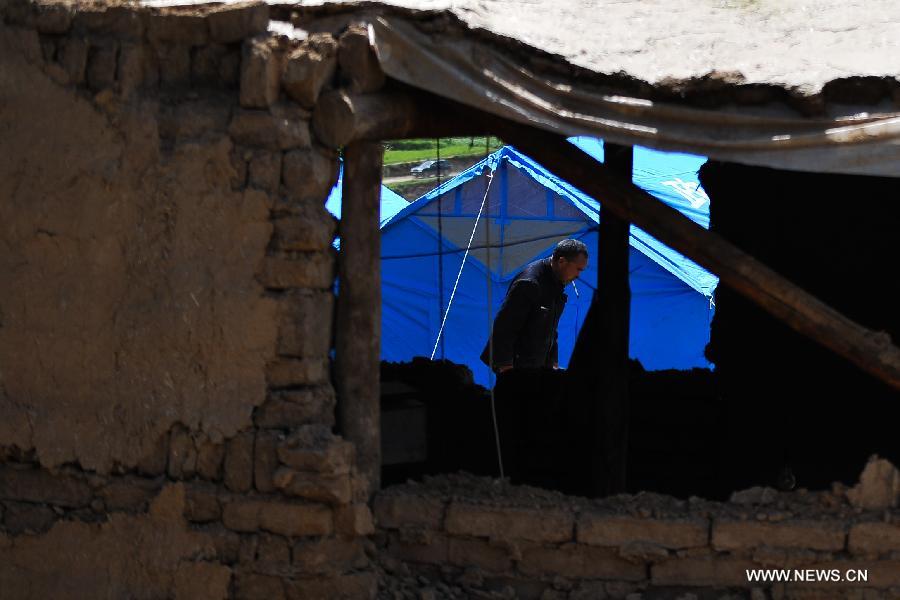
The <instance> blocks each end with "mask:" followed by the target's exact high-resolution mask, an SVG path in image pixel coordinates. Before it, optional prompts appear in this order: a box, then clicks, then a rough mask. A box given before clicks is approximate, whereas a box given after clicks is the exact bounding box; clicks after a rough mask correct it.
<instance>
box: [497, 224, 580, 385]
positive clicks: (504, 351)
mask: <svg viewBox="0 0 900 600" xmlns="http://www.w3.org/2000/svg"><path fill="white" fill-rule="evenodd" d="M587 262H588V251H587V246H585V244H584V242H581V241H579V240H571V239H570V240H563V241H561V242H559V243H558V244H557V245H556V248H555V249H554V250H553V256H552V257H551V258H544V259H541V260H536V261H534V262H533V263H530V264H529V265H528V266H526V267H525V269H524V270H523V271H522V272H521V273H519V274H518V275H516V277H515V278H514V279H513V280H512V283H510V285H509V289H508V290H507V292H506V298H504V300H503V304H502V305H501V306H500V310H499V312H498V313H497V316H496V318H495V319H494V327H493V331H492V333H491V339H490V340H488V343H487V345H486V346H485V348H484V352H482V353H481V360H482V361H483V362H484V363H485V364H486V365H488V366H490V367H491V368H492V369H493V370H494V371H495V372H496V373H503V372H505V371H508V370H509V369H514V368H515V369H528V368H540V367H548V368H554V369H555V368H557V367H558V366H559V357H558V348H557V343H556V339H557V332H556V328H557V326H558V325H559V318H560V316H562V312H563V309H564V308H565V306H566V300H567V296H566V295H565V294H564V293H563V289H564V288H565V286H566V285H568V284H569V283H570V282H572V281H574V280H575V278H576V277H578V275H579V274H580V273H581V272H582V271H584V270H585V268H587ZM492 346H493V347H492ZM491 359H493V360H491Z"/></svg>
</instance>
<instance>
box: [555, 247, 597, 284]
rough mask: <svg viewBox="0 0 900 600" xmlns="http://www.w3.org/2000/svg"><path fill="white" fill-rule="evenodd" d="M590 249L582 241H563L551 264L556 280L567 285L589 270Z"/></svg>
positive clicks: (556, 249)
mask: <svg viewBox="0 0 900 600" xmlns="http://www.w3.org/2000/svg"><path fill="white" fill-rule="evenodd" d="M587 263H588V249H587V246H585V245H584V242H582V241H580V240H563V241H561V242H560V243H558V244H557V245H556V248H555V249H554V250H553V257H552V258H551V259H550V264H551V265H552V266H553V272H554V273H555V274H556V278H557V279H559V280H560V281H561V282H562V283H563V285H567V284H569V283H570V282H572V281H575V278H576V277H578V276H579V275H580V274H581V272H582V271H584V270H585V269H586V268H587Z"/></svg>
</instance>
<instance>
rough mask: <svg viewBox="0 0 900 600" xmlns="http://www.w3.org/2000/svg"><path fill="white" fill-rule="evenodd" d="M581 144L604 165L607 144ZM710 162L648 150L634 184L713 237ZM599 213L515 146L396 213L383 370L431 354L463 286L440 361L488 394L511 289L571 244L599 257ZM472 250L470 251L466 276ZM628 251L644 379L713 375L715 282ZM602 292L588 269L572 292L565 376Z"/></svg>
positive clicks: (671, 258)
mask: <svg viewBox="0 0 900 600" xmlns="http://www.w3.org/2000/svg"><path fill="white" fill-rule="evenodd" d="M572 141H573V143H575V144H577V145H579V146H580V147H582V148H583V149H585V150H586V151H587V152H588V153H590V154H592V155H593V156H595V157H597V158H600V159H602V144H601V143H598V142H597V141H596V140H587V139H573V140H572ZM704 160H705V159H704V158H701V157H696V156H688V155H671V154H666V153H661V152H656V151H653V150H649V149H640V150H639V151H636V152H635V160H634V181H635V183H637V184H638V185H641V186H642V187H643V188H644V189H646V190H647V191H648V192H650V193H651V194H653V195H655V196H656V197H657V198H659V199H660V200H662V201H663V202H666V203H667V204H669V205H670V206H673V207H675V208H677V209H678V210H681V211H683V212H685V214H687V215H688V216H689V217H690V218H692V219H694V220H695V221H697V222H698V223H700V224H701V225H703V226H705V227H708V224H709V200H708V198H705V193H704V192H703V191H702V188H700V186H699V184H698V183H697V176H696V172H697V169H698V168H699V166H700V165H701V164H702V163H703V162H704ZM482 202H484V209H483V214H482V216H481V218H480V220H479V221H478V224H477V226H476V217H477V215H478V212H479V209H480V208H481V206H482ZM599 208H600V204H599V203H598V202H597V200H595V199H593V198H591V197H589V196H587V195H586V194H584V193H582V192H581V191H580V190H578V189H576V188H574V187H573V186H571V185H570V184H568V183H567V182H565V181H564V180H562V179H560V178H558V177H556V176H555V175H553V174H552V173H550V172H549V171H547V170H546V169H544V168H543V167H542V166H541V165H540V164H538V163H536V162H535V161H533V160H531V159H530V158H529V157H527V156H525V155H523V154H521V153H520V152H518V151H516V150H515V149H514V148H512V147H509V146H506V147H504V148H501V149H500V150H498V151H496V152H494V153H493V154H491V155H489V156H487V157H485V158H484V159H483V160H481V161H479V162H478V163H477V164H475V165H473V166H472V167H471V168H469V169H467V170H466V171H464V172H463V173H460V174H459V175H457V176H456V177H454V178H453V179H451V180H448V181H446V182H444V183H443V184H442V185H441V186H439V187H438V188H436V189H435V190H432V191H431V192H429V193H427V194H425V195H424V196H422V197H421V198H419V199H418V200H416V201H415V202H413V203H411V204H409V205H408V206H407V207H405V208H404V209H403V210H401V211H399V212H397V213H396V214H395V215H394V216H393V217H391V218H390V219H388V220H387V221H386V222H385V223H384V224H383V226H382V274H381V275H382V319H383V323H382V358H383V359H384V360H390V361H405V360H409V359H411V358H412V357H413V356H423V355H424V356H429V355H430V354H431V351H432V348H433V347H434V344H435V340H436V337H437V333H438V330H439V329H440V325H441V319H442V317H443V311H445V310H446V307H447V305H448V302H449V299H450V295H451V293H452V292H453V289H454V284H455V283H456V280H457V276H459V282H458V285H457V287H456V292H455V296H454V298H453V302H452V304H451V306H450V310H449V313H448V316H447V323H446V326H445V328H444V334H443V338H442V341H441V344H440V345H439V346H438V349H437V354H436V358H440V357H445V358H448V359H450V360H453V361H454V362H458V363H463V364H466V365H467V366H469V367H470V368H471V369H472V370H473V372H474V374H475V378H476V380H477V381H478V382H479V383H482V384H485V385H488V384H489V383H490V372H489V371H488V369H487V368H486V367H485V366H484V365H483V364H482V363H481V362H480V360H479V358H478V357H479V355H480V353H481V350H482V348H483V346H484V343H485V340H486V339H487V335H488V333H489V331H490V327H491V323H492V322H493V316H494V315H495V314H496V311H497V310H498V309H499V306H500V303H501V302H502V300H503V297H504V295H505V293H506V289H507V287H508V285H509V282H510V280H511V279H512V278H513V277H514V276H515V275H516V274H517V273H518V272H519V270H521V268H522V267H523V266H524V265H525V264H527V263H528V262H530V261H532V260H536V259H538V258H543V257H546V256H549V255H550V254H551V253H552V251H553V248H554V246H555V245H556V242H557V241H559V240H560V239H562V238H565V237H575V238H578V239H582V240H583V241H584V242H585V243H586V244H587V245H588V248H589V249H594V248H596V247H597V224H598V213H599ZM473 231H474V235H473ZM470 238H471V239H472V249H471V250H470V252H469V254H468V256H467V257H466V260H465V265H464V267H463V268H462V269H461V270H460V266H461V264H462V261H463V257H464V255H465V249H466V248H467V246H468V243H469V239H470ZM630 242H631V253H630V257H629V260H630V273H631V275H630V279H631V289H632V307H631V339H630V346H631V348H630V352H631V356H632V357H634V358H636V359H638V360H640V361H641V363H642V364H643V366H644V367H645V368H647V369H689V368H694V367H709V366H710V365H709V363H708V362H707V361H706V359H705V357H704V355H703V351H704V349H705V346H706V344H707V342H708V341H709V323H710V320H711V318H712V313H713V306H712V294H713V291H714V290H715V287H716V284H717V279H716V278H715V276H713V275H711V274H710V273H708V272H707V271H705V270H704V269H702V268H701V267H699V266H698V265H696V264H695V263H693V262H691V261H690V260H688V259H686V258H685V257H683V256H681V255H679V254H678V253H676V252H674V251H673V250H671V249H670V248H668V247H666V246H665V245H663V244H661V243H660V242H659V241H657V240H655V239H654V238H653V237H651V236H649V235H648V234H646V233H645V232H643V231H642V230H640V229H638V228H636V227H632V229H631V236H630ZM439 273H442V274H443V279H442V280H439V279H438V274H439ZM596 281H597V271H596V262H595V261H590V262H589V266H588V269H587V270H586V271H585V272H584V273H583V274H582V276H581V278H579V279H578V280H577V282H576V284H575V286H572V285H570V286H568V287H567V289H566V291H567V293H568V296H569V302H568V304H567V308H566V310H565V312H564V314H563V317H562V319H561V321H560V326H559V348H560V365H561V366H562V367H565V366H566V365H567V364H568V359H569V356H570V354H571V351H572V348H573V347H574V344H575V340H576V338H577V335H578V331H579V330H580V328H581V325H582V324H583V321H584V318H585V316H586V314H587V311H588V307H589V306H590V302H591V298H592V294H593V290H594V288H595V287H596Z"/></svg>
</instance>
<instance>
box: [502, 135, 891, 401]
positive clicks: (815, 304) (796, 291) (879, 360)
mask: <svg viewBox="0 0 900 600" xmlns="http://www.w3.org/2000/svg"><path fill="white" fill-rule="evenodd" d="M492 129H493V130H494V131H495V132H496V133H497V135H498V136H500V137H501V138H502V139H504V140H505V141H507V142H510V143H512V144H514V145H515V146H516V147H518V148H519V149H520V150H521V151H522V152H524V153H525V154H527V155H528V156H530V157H531V158H533V159H534V160H536V161H537V162H539V163H541V164H542V165H543V166H544V167H546V168H547V169H548V170H550V171H552V172H553V173H555V174H556V175H558V176H560V177H562V178H563V179H565V180H566V181H568V182H569V183H571V184H572V185H574V186H575V187H577V188H579V189H580V190H582V191H583V192H585V193H587V194H588V195H590V196H592V197H594V198H597V199H599V200H600V202H601V203H602V204H603V206H604V208H608V209H609V210H611V211H613V212H615V213H616V214H618V215H619V216H620V217H621V218H623V219H625V220H627V221H630V222H632V223H634V224H635V225H637V226H638V227H640V228H641V229H643V230H644V231H646V232H647V233H649V234H650V235H652V236H653V237H655V238H656V239H658V240H659V241H661V242H662V243H664V244H666V245H668V246H670V247H672V248H674V249H675V250H677V251H678V252H680V253H681V254H683V255H685V256H687V257H688V258H690V259H691V260H693V261H695V262H697V263H698V264H699V265H701V266H703V267H705V268H707V269H709V270H710V271H712V272H713V273H715V274H716V275H718V276H719V279H720V281H721V283H722V284H724V285H727V286H729V287H731V288H733V289H734V290H735V291H737V292H738V293H740V294H741V295H743V296H744V297H746V298H748V299H749V300H751V301H752V302H754V303H755V304H757V305H758V306H760V307H761V308H762V309H764V310H765V311H767V312H768V313H769V314H771V315H773V316H774V317H775V318H777V319H779V320H780V321H782V322H784V323H785V324H787V325H788V326H789V327H791V328H792V329H794V330H795V331H797V332H799V333H800V334H802V335H804V336H806V337H808V338H810V339H812V340H814V341H816V342H817V343H819V344H821V345H823V346H825V347H826V348H829V349H831V350H832V351H834V352H835V353H837V354H839V355H840V356H843V357H844V358H846V359H847V360H849V361H850V362H852V363H853V364H855V365H856V366H858V367H859V368H861V369H862V370H864V371H866V372H868V373H869V374H871V375H873V376H875V377H877V378H878V379H880V380H881V381H883V382H884V383H886V384H887V385H889V386H891V387H892V388H894V389H897V390H900V348H897V346H895V345H894V344H893V343H892V341H891V338H890V336H889V335H888V334H887V333H884V332H874V331H871V330H868V329H866V328H865V327H863V326H861V325H859V324H858V323H856V322H854V321H852V320H851V319H848V318H847V317H845V316H844V315H842V314H841V313H839V312H838V311H836V310H834V309H833V308H831V307H830V306H828V305H827V304H825V303H824V302H822V301H821V300H819V299H818V298H816V297H815V296H813V295H811V294H809V293H807V292H805V291H804V290H802V289H801V288H800V287H798V286H796V285H794V284H793V283H791V282H790V281H788V280H787V279H785V278H784V277H782V276H780V275H779V274H778V273H776V272H775V271H773V270H772V269H769V268H768V267H766V266H765V265H763V264H762V263H760V262H759V261H757V260H756V259H754V258H753V257H752V256H750V255H749V254H747V253H746V252H744V251H742V250H740V249H739V248H737V247H736V246H734V245H733V244H731V243H730V242H728V241H727V240H726V239H724V238H723V237H721V236H720V235H718V234H717V233H714V232H712V231H709V230H707V229H704V228H703V227H701V226H700V225H697V224H696V223H694V222H693V221H691V220H690V219H689V218H687V217H685V216H684V215H682V214H681V213H680V212H678V211H677V210H676V209H674V208H671V207H669V206H667V205H666V204H664V203H662V202H660V201H659V200H657V199H656V198H654V197H653V196H651V195H650V194H648V193H647V192H645V191H644V190H642V189H641V188H639V187H638V186H636V185H634V184H633V183H632V182H631V181H624V180H622V179H621V178H619V177H617V176H616V174H615V173H614V172H612V170H611V169H609V168H608V167H606V166H604V165H601V164H599V163H598V162H597V161H595V160H594V159H593V158H592V157H591V156H589V155H588V154H585V153H584V152H582V151H581V150H579V149H578V148H577V147H575V146H574V145H572V144H570V143H569V142H567V141H566V139H565V138H564V137H563V136H560V135H554V134H552V133H547V132H544V131H539V130H536V129H533V128H523V127H522V126H520V125H516V124H509V122H508V121H505V122H500V123H497V124H496V125H494V126H493V127H492Z"/></svg>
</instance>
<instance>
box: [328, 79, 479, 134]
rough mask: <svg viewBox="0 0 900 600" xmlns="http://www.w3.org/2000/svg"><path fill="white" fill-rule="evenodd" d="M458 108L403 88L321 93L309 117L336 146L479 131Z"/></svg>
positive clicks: (476, 125)
mask: <svg viewBox="0 0 900 600" xmlns="http://www.w3.org/2000/svg"><path fill="white" fill-rule="evenodd" d="M469 116H470V115H469V114H468V113H461V112H460V111H459V110H457V106H456V105H454V104H452V103H450V102H448V101H446V100H441V99H434V100H432V99H429V100H428V101H427V102H422V101H421V98H420V97H419V96H418V95H416V94H411V93H409V92H408V91H406V90H404V89H397V88H396V87H395V88H393V89H388V90H385V91H383V92H380V93H377V94H349V93H347V92H346V91H345V90H334V91H331V92H328V93H326V94H323V95H322V96H321V97H320V98H319V101H318V102H317V103H316V108H315V110H314V111H313V115H312V128H313V132H314V133H315V135H316V137H317V138H319V141H321V142H322V143H323V144H325V145H326V146H329V147H331V148H339V147H341V146H345V145H347V144H349V143H351V142H352V141H354V140H357V141H359V140H368V141H386V140H399V139H404V138H416V137H448V136H451V135H455V136H463V135H483V134H485V133H486V130H485V129H484V128H483V126H482V125H481V119H474V120H473V119H470V118H469Z"/></svg>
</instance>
